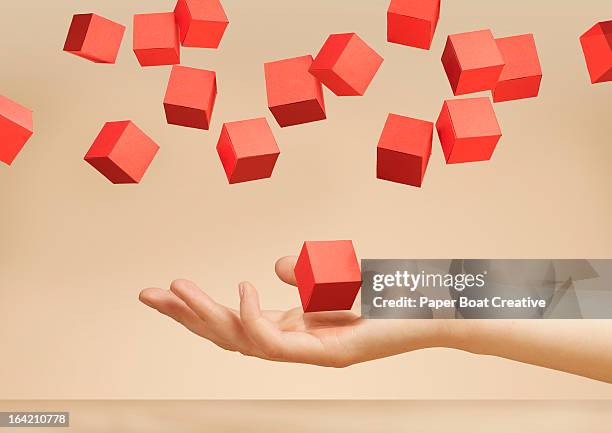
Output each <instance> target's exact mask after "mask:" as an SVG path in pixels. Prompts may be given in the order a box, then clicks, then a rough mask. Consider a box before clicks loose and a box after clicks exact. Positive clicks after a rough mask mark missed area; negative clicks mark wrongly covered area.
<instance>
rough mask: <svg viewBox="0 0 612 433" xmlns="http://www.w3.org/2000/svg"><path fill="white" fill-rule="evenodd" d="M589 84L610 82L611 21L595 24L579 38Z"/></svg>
mask: <svg viewBox="0 0 612 433" xmlns="http://www.w3.org/2000/svg"><path fill="white" fill-rule="evenodd" d="M580 44H581V45H582V52H583V53H584V59H585V60H586V64H587V69H588V70H589V76H590V77H591V83H593V84H595V83H604V82H607V81H612V20H611V21H602V22H600V23H597V24H595V25H594V26H593V27H591V28H590V29H589V30H587V31H586V32H585V33H584V34H583V35H582V36H580Z"/></svg>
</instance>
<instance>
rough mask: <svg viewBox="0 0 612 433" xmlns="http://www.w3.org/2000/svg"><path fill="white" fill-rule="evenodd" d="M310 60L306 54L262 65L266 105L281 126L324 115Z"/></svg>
mask: <svg viewBox="0 0 612 433" xmlns="http://www.w3.org/2000/svg"><path fill="white" fill-rule="evenodd" d="M312 62H313V59H312V56H310V55H308V56H302V57H295V58H292V59H285V60H279V61H275V62H269V63H266V64H265V65H264V72H265V78H266V93H267V96H268V108H269V109H270V111H271V112H272V115H274V118H275V119H276V121H277V122H278V124H279V125H280V126H281V127H286V126H293V125H299V124H303V123H309V122H315V121H318V120H323V119H325V118H326V116H325V101H324V99H323V87H322V86H321V81H319V79H318V78H316V77H315V76H314V75H312V74H311V73H310V72H309V69H310V67H311V66H312Z"/></svg>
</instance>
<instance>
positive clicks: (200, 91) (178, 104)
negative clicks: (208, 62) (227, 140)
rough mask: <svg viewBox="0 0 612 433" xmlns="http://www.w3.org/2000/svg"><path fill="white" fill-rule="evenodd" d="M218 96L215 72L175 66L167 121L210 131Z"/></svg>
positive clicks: (168, 93)
mask: <svg viewBox="0 0 612 433" xmlns="http://www.w3.org/2000/svg"><path fill="white" fill-rule="evenodd" d="M216 97H217V76H216V74H215V73H214V72H213V71H206V70H204V69H196V68H188V67H186V66H173V67H172V72H171V73H170V79H169V80H168V87H167V88H166V96H165V98H164V110H165V112H166V120H167V121H168V123H169V124H171V125H179V126H186V127H189V128H197V129H208V128H209V127H210V119H211V116H212V112H213V108H214V106H215V99H216Z"/></svg>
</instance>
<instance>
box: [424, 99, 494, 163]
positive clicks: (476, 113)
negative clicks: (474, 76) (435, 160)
mask: <svg viewBox="0 0 612 433" xmlns="http://www.w3.org/2000/svg"><path fill="white" fill-rule="evenodd" d="M436 128H437V130H438V136H439V137H440V143H441V144H442V150H444V156H445V158H446V163H447V164H454V163H459V162H474V161H487V160H489V159H491V156H492V155H493V151H494V150H495V147H496V146H497V143H498V141H499V139H500V138H501V135H502V134H501V130H500V128H499V123H497V117H496V116H495V110H494V109H493V104H491V101H490V100H489V98H469V99H453V100H450V101H445V102H444V106H443V107H442V112H441V113H440V117H438V121H437V122H436Z"/></svg>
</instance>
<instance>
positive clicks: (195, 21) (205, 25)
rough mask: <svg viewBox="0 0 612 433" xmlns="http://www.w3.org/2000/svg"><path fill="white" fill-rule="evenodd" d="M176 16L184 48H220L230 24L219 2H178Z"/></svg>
mask: <svg viewBox="0 0 612 433" xmlns="http://www.w3.org/2000/svg"><path fill="white" fill-rule="evenodd" d="M174 14H175V15H176V22H177V23H178V26H179V30H180V35H181V43H182V44H183V46H184V47H198V48H218V47H219V44H220V43H221V38H223V34H224V33H225V29H226V28H227V26H228V24H229V21H228V19H227V16H226V15H225V10H224V9H223V5H222V4H221V2H220V1H219V0H178V2H177V3H176V8H175V9H174Z"/></svg>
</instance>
